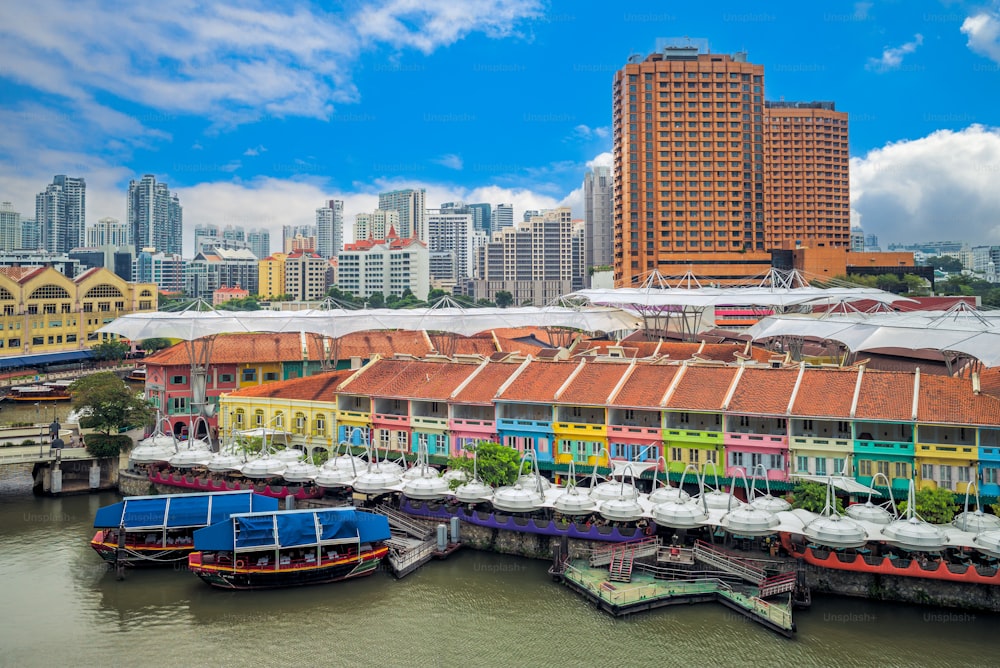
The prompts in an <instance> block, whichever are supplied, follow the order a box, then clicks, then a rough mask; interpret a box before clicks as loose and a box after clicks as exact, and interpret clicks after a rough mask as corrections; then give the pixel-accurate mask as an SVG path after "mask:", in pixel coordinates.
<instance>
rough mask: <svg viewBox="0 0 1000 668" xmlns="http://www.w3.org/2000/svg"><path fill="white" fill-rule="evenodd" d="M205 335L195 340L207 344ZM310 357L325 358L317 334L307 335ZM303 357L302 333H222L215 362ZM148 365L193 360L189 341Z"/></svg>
mask: <svg viewBox="0 0 1000 668" xmlns="http://www.w3.org/2000/svg"><path fill="white" fill-rule="evenodd" d="M204 341H205V340H204V339H199V340H198V341H196V342H195V345H196V346H200V345H204ZM306 345H307V346H308V349H309V359H310V360H322V359H323V351H322V350H321V349H320V347H319V346H318V345H317V341H316V338H315V337H312V336H306ZM301 359H302V340H301V338H300V337H299V335H298V333H291V332H289V333H281V334H221V335H219V336H217V337H216V338H215V344H214V345H213V346H212V357H211V364H243V363H249V364H254V363H266V362H293V361H296V360H301ZM145 362H146V364H147V365H150V364H152V365H163V366H173V365H179V364H190V363H191V358H190V356H189V353H188V347H187V344H185V343H178V344H176V345H174V346H171V347H170V348H167V349H166V350H161V351H159V352H158V353H156V354H155V355H152V356H150V357H147V358H146V360H145Z"/></svg>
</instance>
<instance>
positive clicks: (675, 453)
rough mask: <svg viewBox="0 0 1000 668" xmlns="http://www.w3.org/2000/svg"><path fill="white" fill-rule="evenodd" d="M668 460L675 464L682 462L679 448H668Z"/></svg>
mask: <svg viewBox="0 0 1000 668" xmlns="http://www.w3.org/2000/svg"><path fill="white" fill-rule="evenodd" d="M670 460H671V461H675V462H679V461H682V459H681V449H680V448H670Z"/></svg>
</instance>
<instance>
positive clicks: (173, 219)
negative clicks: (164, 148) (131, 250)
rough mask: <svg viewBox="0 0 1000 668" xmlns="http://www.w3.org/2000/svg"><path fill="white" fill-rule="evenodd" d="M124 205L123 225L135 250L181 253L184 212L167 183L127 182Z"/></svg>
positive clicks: (148, 177) (149, 178)
mask: <svg viewBox="0 0 1000 668" xmlns="http://www.w3.org/2000/svg"><path fill="white" fill-rule="evenodd" d="M127 203H128V214H127V217H126V222H127V224H128V226H129V228H130V229H131V233H132V243H133V244H135V247H136V248H155V249H156V250H157V251H159V252H162V253H165V254H167V255H180V254H181V253H182V252H183V240H184V239H183V235H184V220H183V213H184V212H183V208H182V207H181V203H180V200H179V199H178V197H177V195H176V194H171V192H170V188H169V186H168V185H167V184H166V183H157V181H156V177H155V176H154V175H152V174H146V175H145V176H143V177H142V178H141V179H140V180H138V181H136V180H134V179H133V180H132V181H129V184H128V200H127ZM78 245H79V244H78Z"/></svg>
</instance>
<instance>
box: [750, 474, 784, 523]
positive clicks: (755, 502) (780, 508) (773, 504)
mask: <svg viewBox="0 0 1000 668" xmlns="http://www.w3.org/2000/svg"><path fill="white" fill-rule="evenodd" d="M757 469H760V470H761V472H762V473H763V474H764V475H763V478H764V489H765V491H766V492H767V493H766V494H761V495H759V496H758V495H757ZM752 480H753V482H754V484H753V488H752V489H751V490H750V506H751V507H752V508H756V509H757V510H766V511H767V512H769V513H780V512H784V511H786V510H791V509H792V504H790V503H788V501H785V500H784V499H779V498H778V497H776V496H771V482H770V481H769V480H768V479H767V469H766V468H764V465H763V464H757V465H756V466H754V467H753V478H752Z"/></svg>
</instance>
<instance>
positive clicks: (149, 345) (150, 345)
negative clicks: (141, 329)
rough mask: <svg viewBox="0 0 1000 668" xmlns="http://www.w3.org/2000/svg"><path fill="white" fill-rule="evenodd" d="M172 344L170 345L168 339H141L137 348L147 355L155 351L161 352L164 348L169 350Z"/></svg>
mask: <svg viewBox="0 0 1000 668" xmlns="http://www.w3.org/2000/svg"><path fill="white" fill-rule="evenodd" d="M172 345H173V344H172V343H170V339H164V338H159V337H157V338H152V339H143V340H142V341H140V342H139V347H140V348H142V349H143V350H145V351H146V352H147V353H155V352H156V351H157V350H163V349H164V348H169V347H170V346H172Z"/></svg>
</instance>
